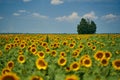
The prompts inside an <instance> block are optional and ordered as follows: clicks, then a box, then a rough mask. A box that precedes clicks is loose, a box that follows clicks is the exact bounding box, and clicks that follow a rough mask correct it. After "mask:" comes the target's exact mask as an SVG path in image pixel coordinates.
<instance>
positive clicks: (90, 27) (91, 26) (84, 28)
mask: <svg viewBox="0 0 120 80" xmlns="http://www.w3.org/2000/svg"><path fill="white" fill-rule="evenodd" d="M77 32H78V34H94V33H95V32H96V24H95V23H94V21H92V20H89V19H84V18H82V19H81V21H80V24H78V25H77Z"/></svg>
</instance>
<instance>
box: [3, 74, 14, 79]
mask: <svg viewBox="0 0 120 80" xmlns="http://www.w3.org/2000/svg"><path fill="white" fill-rule="evenodd" d="M3 80H15V78H14V77H13V76H10V75H7V76H5V77H4V78H3Z"/></svg>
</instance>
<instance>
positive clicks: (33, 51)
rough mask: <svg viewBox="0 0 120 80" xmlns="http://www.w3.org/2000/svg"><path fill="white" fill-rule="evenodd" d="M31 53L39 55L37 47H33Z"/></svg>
mask: <svg viewBox="0 0 120 80" xmlns="http://www.w3.org/2000/svg"><path fill="white" fill-rule="evenodd" d="M30 52H31V53H32V54H34V55H36V53H37V49H36V47H31V48H30Z"/></svg>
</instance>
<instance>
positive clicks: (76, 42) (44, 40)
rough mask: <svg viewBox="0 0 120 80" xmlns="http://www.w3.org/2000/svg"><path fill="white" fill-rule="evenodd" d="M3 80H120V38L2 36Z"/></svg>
mask: <svg viewBox="0 0 120 80" xmlns="http://www.w3.org/2000/svg"><path fill="white" fill-rule="evenodd" d="M0 80H120V34H88V35H87V34H84V35H77V34H0Z"/></svg>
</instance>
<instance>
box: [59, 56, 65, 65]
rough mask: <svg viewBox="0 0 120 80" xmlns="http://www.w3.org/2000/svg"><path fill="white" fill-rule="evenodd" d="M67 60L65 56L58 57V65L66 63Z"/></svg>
mask: <svg viewBox="0 0 120 80" xmlns="http://www.w3.org/2000/svg"><path fill="white" fill-rule="evenodd" d="M66 62H67V60H66V58H65V57H60V58H59V60H58V65H60V66H64V65H65V64H66Z"/></svg>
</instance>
